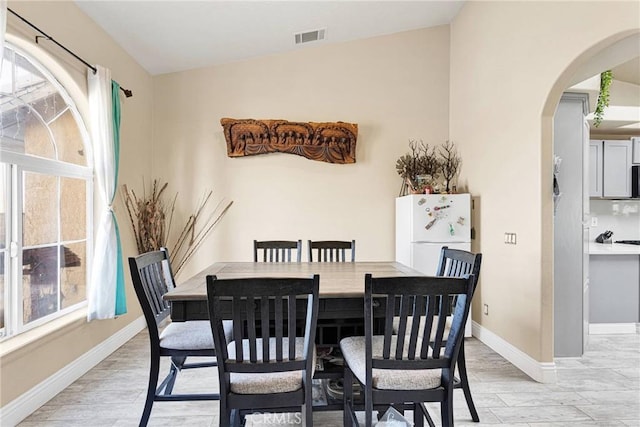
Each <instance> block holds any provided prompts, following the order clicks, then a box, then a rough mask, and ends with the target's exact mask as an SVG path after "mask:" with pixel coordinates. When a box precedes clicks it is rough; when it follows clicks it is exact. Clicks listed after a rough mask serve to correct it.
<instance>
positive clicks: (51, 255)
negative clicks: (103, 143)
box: [0, 43, 93, 337]
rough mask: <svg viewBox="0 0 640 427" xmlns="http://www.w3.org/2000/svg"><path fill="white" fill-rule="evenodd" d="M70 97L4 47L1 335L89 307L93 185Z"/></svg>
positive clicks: (0, 86)
mask: <svg viewBox="0 0 640 427" xmlns="http://www.w3.org/2000/svg"><path fill="white" fill-rule="evenodd" d="M88 147H89V144H88V137H87V132H86V129H85V127H84V125H83V123H82V121H81V119H80V115H79V114H78V112H77V109H76V107H75V105H74V104H73V102H72V100H71V98H70V97H69V95H68V94H67V93H66V91H65V90H64V89H63V88H62V86H61V85H60V84H59V83H58V82H57V81H56V80H55V78H54V77H53V76H52V75H51V74H50V73H49V72H48V71H47V70H46V69H45V68H44V67H43V66H42V65H41V64H39V63H38V62H37V61H36V60H35V59H33V58H31V57H30V56H29V55H28V54H26V53H25V52H22V51H20V50H19V49H18V48H16V47H13V46H11V45H10V44H9V43H6V44H5V49H4V60H3V63H2V69H1V71H0V160H1V161H0V337H8V336H12V335H16V334H19V333H21V332H24V331H26V330H28V329H31V328H33V327H36V326H39V325H42V324H43V323H45V322H48V321H50V320H52V319H54V318H56V317H59V316H61V315H63V314H66V313H68V312H70V311H72V310H75V309H77V308H79V307H81V306H82V305H84V304H86V288H87V282H88V273H89V271H88V268H87V266H88V265H89V258H90V248H91V242H92V241H91V235H92V232H91V231H92V217H91V206H92V200H93V197H92V196H93V185H92V176H93V170H92V168H91V165H90V164H91V161H90V159H89V158H88V153H87V148H88Z"/></svg>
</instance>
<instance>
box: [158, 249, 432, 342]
mask: <svg viewBox="0 0 640 427" xmlns="http://www.w3.org/2000/svg"><path fill="white" fill-rule="evenodd" d="M367 273H370V274H372V275H373V276H374V277H390V276H422V275H423V274H422V273H420V272H418V271H416V270H414V269H412V268H409V267H407V266H406V265H404V264H401V263H398V262H393V261H365V262H216V263H213V264H211V265H209V266H207V267H206V268H204V269H203V270H202V271H200V272H199V273H197V274H195V275H194V276H192V277H190V278H189V279H187V280H185V281H184V282H181V283H178V285H177V286H176V287H175V288H174V289H173V290H171V291H169V292H167V293H166V294H165V295H164V299H165V300H166V301H168V302H170V303H171V320H172V321H174V322H182V321H188V320H207V319H208V318H209V314H208V307H207V286H206V282H207V279H206V278H207V276H209V275H215V276H217V277H218V278H220V279H232V278H245V277H310V276H312V275H314V274H318V275H319V276H320V290H319V297H320V299H319V311H318V325H319V331H318V334H317V336H318V337H317V338H318V339H317V341H318V343H319V344H326V345H336V344H337V343H338V342H339V340H340V338H342V337H344V336H346V335H350V334H353V333H362V325H363V319H364V277H365V274H367Z"/></svg>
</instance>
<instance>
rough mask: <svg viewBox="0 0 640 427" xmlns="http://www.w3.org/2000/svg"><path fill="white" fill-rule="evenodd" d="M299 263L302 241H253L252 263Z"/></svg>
mask: <svg viewBox="0 0 640 427" xmlns="http://www.w3.org/2000/svg"><path fill="white" fill-rule="evenodd" d="M259 261H262V262H300V261H302V240H263V241H258V240H254V241H253V262H259Z"/></svg>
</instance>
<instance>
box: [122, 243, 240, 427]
mask: <svg viewBox="0 0 640 427" xmlns="http://www.w3.org/2000/svg"><path fill="white" fill-rule="evenodd" d="M129 269H130V271H131V279H132V281H133V288H134V290H135V292H136V296H137V297H138V302H139V303H140V306H141V308H142V312H143V314H144V318H145V320H146V323H147V328H148V330H149V344H150V349H151V365H150V368H149V384H148V387H147V396H146V399H145V404H144V410H143V412H142V417H141V418H140V424H139V425H140V426H146V425H147V423H148V422H149V417H150V415H151V409H152V407H153V403H154V402H157V401H185V400H218V399H219V398H220V395H219V394H217V393H206V394H205V393H191V394H173V387H174V385H175V382H176V378H177V376H178V373H179V372H180V371H181V370H183V369H194V368H204V367H211V366H217V362H216V361H215V360H210V361H205V362H199V363H186V360H187V357H203V356H204V357H211V358H214V357H215V356H216V351H215V349H214V344H213V335H212V334H211V327H210V326H209V322H208V321H206V320H201V321H188V322H175V323H170V322H168V321H169V319H168V318H169V314H170V308H171V306H170V304H169V303H168V302H166V301H165V300H163V298H162V296H163V295H164V294H165V293H166V292H168V291H169V290H171V289H173V288H174V287H175V285H174V280H173V274H172V272H171V264H170V261H169V255H168V253H167V251H166V250H159V251H153V252H147V253H144V254H142V255H139V256H136V257H130V258H129ZM165 324H166V326H165ZM224 330H225V333H226V334H227V335H228V337H229V339H230V338H231V324H230V322H226V323H225V325H224ZM161 357H170V358H171V366H170V368H169V373H168V374H167V376H166V377H165V378H164V379H163V380H162V382H160V384H159V385H158V377H159V373H160V358H161Z"/></svg>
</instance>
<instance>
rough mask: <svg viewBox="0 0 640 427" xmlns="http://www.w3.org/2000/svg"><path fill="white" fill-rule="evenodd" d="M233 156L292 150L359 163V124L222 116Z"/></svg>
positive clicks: (330, 160) (314, 157)
mask: <svg viewBox="0 0 640 427" xmlns="http://www.w3.org/2000/svg"><path fill="white" fill-rule="evenodd" d="M220 124H221V125H222V128H223V129H224V137H225V140H226V141H227V155H228V156H229V157H242V156H253V155H256V154H267V153H274V152H281V153H291V154H297V155H299V156H303V157H306V158H307V159H311V160H318V161H321V162H327V163H340V164H345V163H355V162H356V139H357V138H358V125H357V124H354V123H344V122H331V123H313V122H309V123H301V122H289V121H286V120H254V119H229V118H223V119H220Z"/></svg>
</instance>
